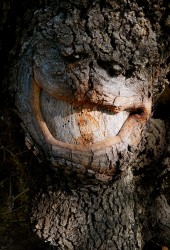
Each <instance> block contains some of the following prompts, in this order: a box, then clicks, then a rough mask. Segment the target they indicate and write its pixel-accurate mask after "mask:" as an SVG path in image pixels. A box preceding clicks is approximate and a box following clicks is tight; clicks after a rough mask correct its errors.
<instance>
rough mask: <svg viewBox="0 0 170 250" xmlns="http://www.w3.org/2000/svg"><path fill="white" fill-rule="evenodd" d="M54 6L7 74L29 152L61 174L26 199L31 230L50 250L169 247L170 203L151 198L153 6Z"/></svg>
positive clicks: (157, 50) (160, 136)
mask: <svg viewBox="0 0 170 250" xmlns="http://www.w3.org/2000/svg"><path fill="white" fill-rule="evenodd" d="M49 1H50V0H49ZM51 2H53V6H50V7H49V8H47V9H44V10H39V11H36V12H35V14H34V20H33V21H32V23H31V24H30V26H31V27H34V30H33V31H32V32H33V33H31V35H30V34H26V33H24V34H23V36H22V38H21V40H22V41H21V43H22V45H23V46H22V49H21V53H20V55H19V62H18V64H17V66H16V67H15V69H14V74H15V76H16V75H17V79H15V78H14V77H13V81H14V82H15V83H16V84H15V85H16V88H15V90H16V106H17V108H18V112H19V115H20V117H21V119H22V121H23V127H24V129H25V131H26V132H27V135H26V142H27V145H28V147H30V148H32V150H33V151H34V152H35V153H36V154H37V153H39V154H40V153H41V152H43V154H44V155H45V157H46V158H47V159H48V160H49V161H50V162H51V163H52V165H53V168H54V169H56V170H57V169H59V171H58V172H57V171H56V172H57V174H56V176H54V177H55V178H54V180H53V183H52V184H53V185H52V187H50V188H47V190H45V191H44V190H43V192H42V194H39V195H38V197H36V198H35V199H34V201H33V208H32V223H33V224H34V226H35V227H34V229H35V231H36V233H37V234H38V235H39V236H40V237H41V238H43V239H45V240H46V241H48V242H50V243H51V244H52V245H53V246H54V247H56V248H57V249H100V250H101V249H115V250H116V249H129V250H130V249H140V250H141V249H143V246H144V244H145V242H147V241H149V240H150V239H152V238H154V237H155V238H157V237H158V238H159V237H160V239H161V240H162V239H163V240H162V241H161V242H165V243H166V244H169V241H168V240H167V239H168V237H169V229H168V225H169V212H168V208H169V206H168V204H167V203H166V198H165V196H164V195H162V196H159V194H158V195H157V196H158V198H157V199H155V197H156V195H155V190H157V188H158V180H157V176H156V175H157V172H156V171H158V169H156V168H157V165H156V164H155V162H156V161H157V160H158V159H159V158H160V156H161V155H162V153H163V152H164V150H165V148H166V146H165V145H166V129H165V123H164V122H163V121H161V120H159V119H153V118H152V115H151V113H152V112H151V110H152V107H153V106H154V102H155V100H156V99H157V97H158V96H159V94H160V93H161V92H162V89H163V86H164V78H165V76H166V74H167V72H168V71H167V68H166V67H165V65H167V62H166V60H167V58H168V50H167V51H166V50H165V47H166V46H167V42H166V41H165V40H166V39H165V38H164V40H163V38H162V37H161V28H160V25H159V23H158V22H156V21H155V20H154V18H153V19H152V18H151V17H150V15H149V13H148V11H147V5H148V6H149V10H151V6H150V5H149V3H151V1H149V0H147V1H135V0H134V1H133V0H129V1H126V0H121V1H116V0H115V1H112V0H105V1H98V0H96V1H90V0H89V1H88V0H87V1H86V0H83V1H78V0H77V1H72V0H70V1H67V3H66V2H65V1H57V0H56V1H51ZM141 2H143V3H145V4H144V7H140V6H139V5H142V4H141ZM161 3H162V2H161ZM161 3H160V5H161ZM154 6H155V5H154ZM154 6H153V10H155V8H156V9H157V7H154ZM157 15H158V13H157ZM149 18H150V19H151V21H152V22H150V21H149ZM29 35H30V37H29ZM162 40H163V41H164V43H165V45H166V46H164V44H163V42H162ZM168 60H169V59H168ZM158 87H159V88H158ZM167 158H168V157H167ZM168 159H169V158H168ZM167 161H168V160H167ZM168 164H169V163H167V165H168ZM165 165H166V164H165ZM155 169H156V170H155ZM149 171H150V172H152V173H150V172H149ZM159 171H160V172H161V170H159ZM159 171H158V172H159ZM148 172H149V174H148ZM54 175H55V174H54ZM148 176H149V177H148ZM113 177H115V178H113ZM116 177H117V178H116ZM37 178H39V177H37ZM50 178H51V177H50ZM147 178H148V179H147ZM91 179H92V182H91ZM95 179H99V180H102V181H108V180H110V182H105V183H103V182H100V181H99V182H98V181H96V180H95ZM112 179H113V180H112ZM54 183H55V184H56V183H57V184H56V185H54ZM96 183H97V185H96ZM50 184H51V183H50ZM47 186H48V184H47ZM153 194H154V195H155V196H154V195H153ZM156 210H157V211H156ZM156 213H157V215H155V214H156ZM151 214H152V215H153V218H152V215H151ZM161 222H163V224H161ZM156 227H159V228H161V229H162V228H163V229H162V232H161V233H160V232H155V228H156ZM153 228H154V229H153Z"/></svg>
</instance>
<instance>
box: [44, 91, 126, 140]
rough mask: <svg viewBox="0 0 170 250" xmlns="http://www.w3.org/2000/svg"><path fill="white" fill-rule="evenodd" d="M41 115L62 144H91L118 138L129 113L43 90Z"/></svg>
mask: <svg viewBox="0 0 170 250" xmlns="http://www.w3.org/2000/svg"><path fill="white" fill-rule="evenodd" d="M40 106H41V112H42V116H43V118H44V120H45V122H46V124H47V126H48V128H49V130H50V132H51V133H52V135H53V136H54V137H55V138H56V139H57V140H59V141H62V142H65V143H73V144H80V145H85V144H92V143H95V142H99V141H103V140H105V139H107V138H109V137H111V136H116V135H117V134H118V132H119V131H120V129H121V127H122V126H123V124H124V122H125V121H126V119H127V118H128V117H129V112H127V111H122V112H119V113H117V114H114V113H113V112H112V111H110V110H109V109H106V108H105V107H102V106H98V105H92V104H88V103H85V104H82V105H81V104H78V103H77V104H76V103H69V102H67V101H63V100H60V99H55V98H53V97H51V96H50V95H48V94H47V93H46V92H45V91H43V90H42V91H41V97H40Z"/></svg>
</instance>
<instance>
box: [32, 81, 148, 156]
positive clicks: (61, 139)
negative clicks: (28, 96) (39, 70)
mask: <svg viewBox="0 0 170 250" xmlns="http://www.w3.org/2000/svg"><path fill="white" fill-rule="evenodd" d="M32 85H33V86H32V87H33V88H32V97H33V98H32V100H33V104H32V105H33V109H34V112H35V115H36V118H37V121H38V124H39V126H40V128H41V130H42V132H43V135H44V136H45V138H46V140H47V142H50V143H51V144H52V145H57V146H59V147H62V148H63V147H64V148H70V149H75V150H87V151H89V150H91V149H93V150H95V149H96V150H99V149H102V148H104V147H105V146H109V145H112V146H113V144H116V143H119V142H120V141H122V140H126V137H127V138H128V137H129V135H130V134H131V133H132V131H133V129H134V127H136V126H139V125H140V124H141V123H142V124H143V123H145V122H146V120H147V119H148V117H149V115H150V108H151V104H150V103H149V102H148V103H146V104H145V106H144V104H141V106H140V107H139V105H138V107H137V108H136V109H135V108H134V107H131V113H132V115H129V114H130V112H127V111H123V112H120V113H118V114H117V115H115V114H114V113H112V112H109V111H108V114H107V115H106V114H104V116H111V118H109V122H110V124H109V125H108V124H107V125H106V126H105V127H104V128H102V127H101V126H100V125H101V124H99V122H101V120H100V119H101V117H100V118H99V120H98V121H96V117H97V116H98V115H99V116H101V112H102V111H101V110H100V108H99V110H98V112H99V114H98V112H97V114H95V110H93V111H92V112H94V113H93V115H89V114H88V112H90V111H88V112H87V108H88V107H90V106H91V105H88V104H87V105H85V106H84V107H83V108H82V107H78V106H77V105H73V107H76V106H77V107H78V109H79V110H78V112H77V113H76V112H75V113H74V114H73V113H71V112H72V106H71V104H69V103H68V104H65V103H64V102H63V101H61V100H53V99H51V97H50V98H49V99H48V96H46V94H44V93H43V90H42V89H41V88H40V87H39V86H38V85H37V83H36V82H35V81H33V84H32ZM41 90H42V93H43V94H42V95H41ZM41 98H42V100H43V105H41ZM44 101H45V103H44ZM51 101H52V102H54V109H53V110H54V114H49V109H48V103H49V105H50V107H52V105H51V103H50V102H51ZM55 105H56V107H55ZM57 105H58V106H57ZM65 105H66V106H65ZM69 105H70V106H69ZM64 106H65V107H64ZM63 107H64V110H63ZM55 108H56V109H55ZM68 108H70V110H69V109H68ZM57 109H58V110H57ZM94 109H96V107H95V108H94ZM41 110H43V112H42V111H41ZM135 110H136V111H135ZM141 111H142V112H141ZM65 112H66V113H65ZM83 112H86V114H83ZM80 113H81V114H80ZM55 114H59V115H60V116H61V115H63V117H64V116H67V115H68V114H69V115H71V116H72V117H71V119H72V120H71V122H70V123H73V124H70V125H69V130H72V131H71V132H70V131H69V130H68V129H67V131H66V132H65V129H63V126H66V125H65V124H66V123H65V120H64V119H65V118H63V120H62V118H61V117H60V118H57V121H55V117H54V116H55ZM43 115H44V116H45V117H46V116H48V119H47V117H46V121H45V119H44V116H43ZM50 115H51V116H50ZM79 115H80V116H79ZM95 116H96V117H95ZM119 116H120V117H119ZM89 117H90V119H91V120H92V121H90V122H89V121H88V120H87V118H89ZM107 118H108V117H107ZM107 118H106V117H102V119H103V123H104V119H107ZM53 119H54V121H52V120H53ZM94 121H95V122H94ZM117 121H118V124H117ZM67 122H68V120H67ZM75 122H76V123H77V124H76V125H75ZM93 122H94V123H95V124H94V125H93V126H94V130H93V131H92V129H93V128H92V127H91V124H93ZM68 123H69V122H68ZM85 123H86V124H85ZM88 123H89V124H88ZM90 123H91V124H90ZM48 124H49V125H51V126H50V128H51V127H52V128H51V129H52V131H53V132H51V131H50V128H49V126H48ZM112 124H114V125H115V129H114V126H113V125H112ZM72 125H73V126H72ZM84 125H86V128H85V129H84V128H83V126H84ZM110 125H112V126H113V128H112V127H111V126H110ZM76 126H78V127H79V131H82V134H81V132H80V133H79V134H78V135H80V137H82V138H79V137H76V136H77V134H76V136H75V139H73V141H71V140H70V141H69V139H68V140H67V138H65V133H70V134H71V133H74V131H76V129H77V128H76ZM107 126H108V127H107ZM110 127H111V130H112V129H113V130H112V131H111V130H110ZM58 129H59V130H58ZM83 129H84V131H83ZM97 129H98V130H97ZM106 129H107V131H106ZM100 130H102V132H101V131H100ZM62 131H64V132H63V134H62ZM89 131H90V132H91V133H93V141H92V138H90V140H87V143H84V139H86V138H87V139H88V135H89ZM83 132H84V134H83ZM95 133H96V135H95ZM100 133H101V134H100ZM105 133H108V135H107V136H105ZM109 133H110V134H109ZM53 134H54V135H53ZM82 135H83V136H82ZM83 137H84V139H83ZM94 138H95V140H94ZM79 139H80V141H79ZM76 140H77V144H79V143H80V144H81V148H80V147H79V145H76V143H75V142H76ZM92 142H93V143H92ZM86 144H88V145H86ZM89 146H90V147H89Z"/></svg>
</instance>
